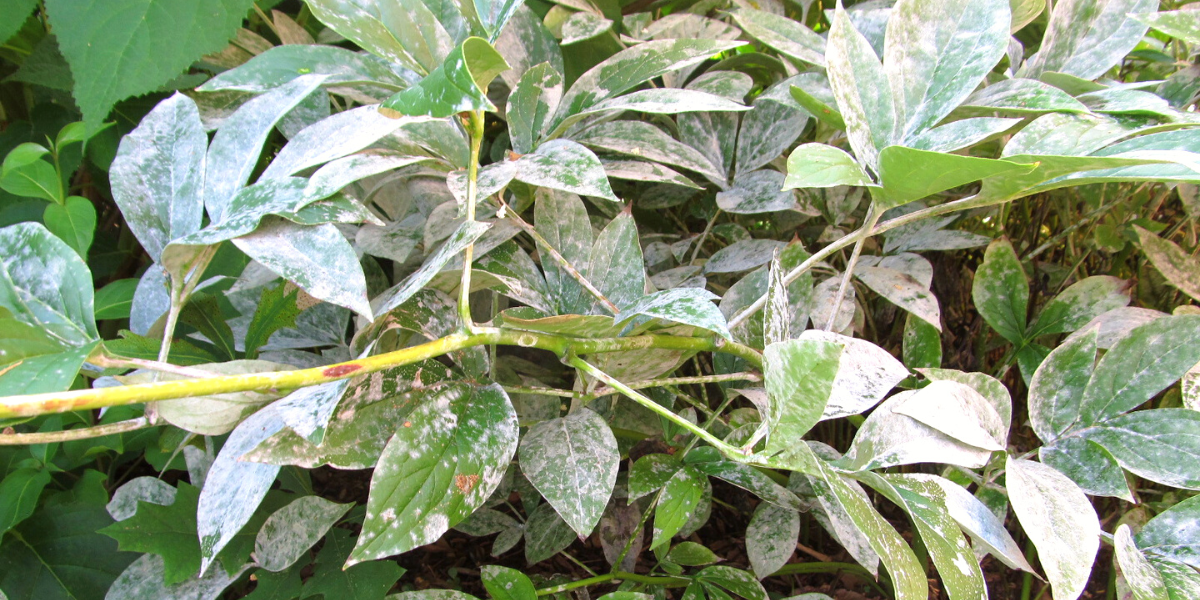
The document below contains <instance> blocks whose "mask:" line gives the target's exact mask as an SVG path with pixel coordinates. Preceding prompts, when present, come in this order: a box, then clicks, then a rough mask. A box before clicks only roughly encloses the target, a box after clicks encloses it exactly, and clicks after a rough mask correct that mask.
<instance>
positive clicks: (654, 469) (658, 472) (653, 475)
mask: <svg viewBox="0 0 1200 600" xmlns="http://www.w3.org/2000/svg"><path fill="white" fill-rule="evenodd" d="M680 466H681V465H680V464H679V460H678V459H676V458H674V457H672V456H670V455H668V454H647V455H646V456H643V457H641V458H639V459H637V460H635V461H634V462H633V466H631V467H630V468H629V484H628V486H629V499H630V500H631V501H632V500H637V499H638V498H641V497H642V496H645V495H647V494H650V493H653V492H656V491H658V490H659V489H661V488H662V486H664V485H666V484H667V482H668V481H670V479H671V477H674V476H675V473H676V472H677V471H679V469H680Z"/></svg>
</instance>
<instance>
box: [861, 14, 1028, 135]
mask: <svg viewBox="0 0 1200 600" xmlns="http://www.w3.org/2000/svg"><path fill="white" fill-rule="evenodd" d="M1011 23H1012V15H1011V13H1010V12H1009V8H1008V5H1007V3H1005V2H996V1H992V0H941V1H938V2H930V1H927V0H901V1H900V2H897V3H896V6H895V7H894V8H893V9H892V16H891V17H890V18H889V19H888V22H887V38H886V41H885V42H884V50H883V63H884V72H885V73H887V76H888V83H889V84H890V85H891V90H892V95H893V97H895V99H896V113H897V114H896V126H897V128H898V132H897V133H898V134H899V139H902V140H905V141H907V140H909V139H911V138H913V137H914V136H916V135H918V134H920V133H922V132H924V131H925V130H927V129H929V128H931V127H933V126H934V125H936V124H937V123H938V121H941V120H942V118H944V117H945V116H946V115H948V114H950V111H952V110H954V109H955V108H957V107H958V105H959V104H961V103H962V101H963V100H964V99H966V97H967V96H969V95H970V94H971V92H972V91H974V90H975V88H976V87H978V86H979V82H980V81H981V80H982V79H983V78H984V76H986V75H987V74H988V73H989V72H990V71H991V70H992V68H993V67H995V66H996V63H997V62H999V60H1000V58H1001V57H1002V56H1004V51H1005V50H1006V49H1007V48H1008V29H1009V25H1010V24H1011Z"/></svg>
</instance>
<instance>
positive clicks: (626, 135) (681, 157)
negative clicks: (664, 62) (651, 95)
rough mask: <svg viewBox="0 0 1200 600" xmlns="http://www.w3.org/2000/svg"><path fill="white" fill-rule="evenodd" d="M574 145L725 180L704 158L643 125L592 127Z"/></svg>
mask: <svg viewBox="0 0 1200 600" xmlns="http://www.w3.org/2000/svg"><path fill="white" fill-rule="evenodd" d="M573 138H574V139H575V141H577V142H579V143H581V144H583V145H585V146H589V147H591V148H594V149H596V150H606V151H609V152H616V153H619V154H626V155H629V156H635V157H637V158H641V159H647V160H653V161H657V162H660V163H663V164H667V165H671V166H675V167H682V168H684V169H688V170H690V171H695V172H697V173H700V174H701V175H704V176H705V177H708V178H709V179H711V180H713V181H723V180H724V177H722V176H721V175H720V174H719V173H718V172H717V171H716V170H714V168H713V165H712V163H711V162H709V160H708V159H707V158H705V156H704V155H703V154H701V153H700V152H698V151H697V150H695V149H693V148H691V147H690V146H687V145H685V144H683V143H681V142H679V141H678V140H676V139H675V138H673V137H671V136H669V135H667V134H666V133H664V132H663V130H661V129H659V128H657V127H655V126H654V125H651V124H650V123H644V122H640V121H612V122H609V123H602V124H600V125H597V126H595V127H591V128H589V129H587V130H586V131H584V132H583V133H581V134H578V135H575V136H573Z"/></svg>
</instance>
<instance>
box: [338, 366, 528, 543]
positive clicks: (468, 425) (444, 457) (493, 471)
mask: <svg viewBox="0 0 1200 600" xmlns="http://www.w3.org/2000/svg"><path fill="white" fill-rule="evenodd" d="M405 423H409V424H410V425H409V426H407V427H405V426H401V427H400V428H399V429H397V430H396V435H395V436H394V437H392V439H391V441H389V442H388V445H387V447H385V448H384V450H383V454H382V455H380V457H379V464H378V466H377V467H376V469H375V474H374V475H373V476H372V477H371V493H370V497H369V498H368V500H367V517H366V520H365V521H364V522H363V531H362V534H361V535H360V536H359V538H358V543H357V544H356V546H355V548H354V552H353V553H351V555H350V559H349V560H348V561H347V564H348V565H354V564H356V563H359V562H364V561H369V560H375V559H378V558H382V557H385V556H392V555H395V554H400V553H403V552H407V551H409V550H411V549H413V548H416V547H417V546H423V545H425V544H429V543H432V542H433V541H435V540H437V538H439V537H441V535H442V534H443V533H445V532H446V530H447V529H449V528H450V527H452V526H454V525H455V524H457V523H458V522H459V521H462V520H463V519H465V518H467V516H468V515H470V514H471V512H472V511H474V510H475V509H476V508H479V506H481V505H482V504H483V502H484V501H485V500H487V498H488V496H490V495H491V493H492V491H494V490H495V488H496V486H497V485H499V484H500V477H501V476H502V475H503V473H504V471H505V470H506V469H507V468H508V462H509V461H510V460H511V459H512V456H513V454H514V453H515V452H516V450H517V414H516V411H514V410H513V407H512V404H511V403H510V402H509V400H508V395H507V394H505V393H504V391H503V390H502V389H501V388H500V385H499V384H495V383H493V384H491V385H489V386H486V387H480V386H473V385H468V384H455V385H450V386H447V387H446V388H443V389H442V390H438V391H437V392H436V393H435V394H434V395H433V396H432V397H431V398H429V399H427V400H426V401H425V403H424V404H422V405H421V406H418V407H417V408H416V409H415V410H413V412H411V413H409V415H408V420H407V421H405Z"/></svg>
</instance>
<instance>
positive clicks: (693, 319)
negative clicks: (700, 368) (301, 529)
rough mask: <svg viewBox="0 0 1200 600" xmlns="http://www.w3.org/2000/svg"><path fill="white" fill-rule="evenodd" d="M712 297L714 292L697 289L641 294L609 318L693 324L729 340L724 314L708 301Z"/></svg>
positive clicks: (710, 300) (714, 297) (714, 295)
mask: <svg viewBox="0 0 1200 600" xmlns="http://www.w3.org/2000/svg"><path fill="white" fill-rule="evenodd" d="M716 299H717V296H716V294H713V293H712V292H709V291H708V290H704V289H699V288H674V289H670V290H663V291H661V292H655V293H653V294H650V295H648V296H645V297H643V298H642V299H641V300H639V301H638V302H637V303H635V304H634V305H633V306H630V307H628V308H625V309H623V310H622V311H621V312H620V314H619V315H618V316H616V317H613V321H614V322H617V321H619V322H621V323H627V322H629V320H630V319H631V318H633V317H635V316H638V315H644V316H647V317H654V318H658V319H665V320H667V321H674V322H676V323H682V324H684V325H693V326H695V327H700V328H702V329H707V330H709V331H713V332H716V333H717V334H718V335H720V336H721V337H723V338H725V339H732V337H731V336H730V334H729V329H728V327H726V324H725V316H724V315H722V314H721V310H720V309H719V308H717V305H716V304H714V303H713V302H712V301H713V300H716Z"/></svg>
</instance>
